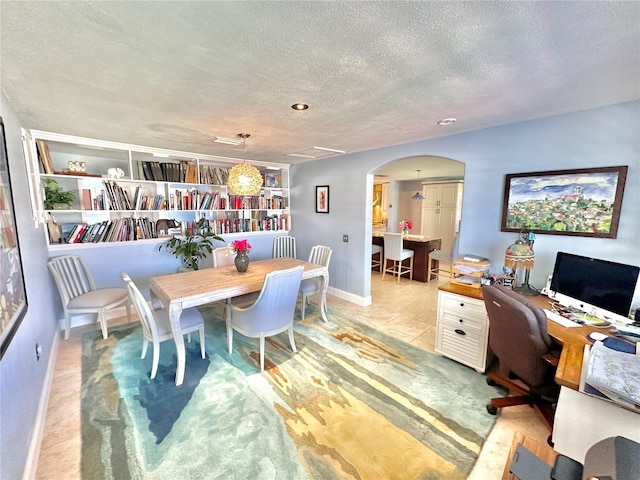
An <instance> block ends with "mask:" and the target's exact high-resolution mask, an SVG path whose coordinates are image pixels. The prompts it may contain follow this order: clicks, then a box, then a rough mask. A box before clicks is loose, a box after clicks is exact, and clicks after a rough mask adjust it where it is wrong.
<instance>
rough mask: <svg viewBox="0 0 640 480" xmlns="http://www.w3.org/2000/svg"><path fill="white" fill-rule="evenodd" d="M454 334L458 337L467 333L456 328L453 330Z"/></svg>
mask: <svg viewBox="0 0 640 480" xmlns="http://www.w3.org/2000/svg"><path fill="white" fill-rule="evenodd" d="M454 332H456V333H457V334H458V335H466V334H467V332H465V331H464V330H460V329H459V328H456V329H455V330H454Z"/></svg>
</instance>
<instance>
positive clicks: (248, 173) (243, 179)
mask: <svg viewBox="0 0 640 480" xmlns="http://www.w3.org/2000/svg"><path fill="white" fill-rule="evenodd" d="M228 182H229V188H231V191H233V193H235V194H236V195H256V194H258V192H260V187H262V175H260V171H259V170H258V169H257V168H256V167H254V166H253V165H248V164H246V163H239V164H237V165H234V166H233V167H231V170H229V181H228Z"/></svg>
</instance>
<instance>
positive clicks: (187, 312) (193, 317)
mask: <svg viewBox="0 0 640 480" xmlns="http://www.w3.org/2000/svg"><path fill="white" fill-rule="evenodd" d="M120 277H121V278H122V280H124V283H125V285H126V286H127V291H128V295H129V296H130V297H131V301H132V303H133V305H134V306H135V308H136V311H137V312H138V317H139V318H140V323H141V325H142V353H141V355H140V358H144V357H145V356H146V355H147V348H148V346H149V342H151V344H152V345H153V366H152V367H151V378H156V373H158V363H159V361H160V343H161V342H164V341H165V340H170V339H172V338H173V332H172V331H171V323H170V322H169V311H168V310H167V309H166V308H163V309H160V310H151V308H150V307H149V304H148V303H147V301H146V300H145V298H144V295H142V292H141V291H140V290H139V289H138V287H137V286H136V284H135V283H133V280H131V278H130V277H129V275H127V274H126V273H125V272H122V273H120ZM180 329H181V330H182V333H183V334H188V335H189V341H190V340H191V332H195V331H196V330H197V331H198V334H199V336H200V355H201V356H202V358H204V357H205V340H204V319H203V318H202V315H201V314H200V312H199V311H198V309H197V308H195V307H193V308H185V309H184V310H182V313H181V315H180Z"/></svg>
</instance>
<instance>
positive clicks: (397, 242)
mask: <svg viewBox="0 0 640 480" xmlns="http://www.w3.org/2000/svg"><path fill="white" fill-rule="evenodd" d="M406 259H409V266H408V267H407V266H406V265H403V263H402V262H404V261H405V260H406ZM387 260H392V261H393V265H392V266H391V267H387V263H388V262H387ZM383 262H384V264H383V266H382V279H383V280H384V276H385V274H386V273H387V272H389V273H392V274H396V275H398V283H399V282H400V277H401V276H402V275H404V274H406V273H408V274H409V279H410V280H413V250H409V249H408V248H403V238H402V234H401V233H385V234H384V260H383Z"/></svg>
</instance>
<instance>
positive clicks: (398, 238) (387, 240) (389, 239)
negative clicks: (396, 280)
mask: <svg viewBox="0 0 640 480" xmlns="http://www.w3.org/2000/svg"><path fill="white" fill-rule="evenodd" d="M402 242H403V239H402V234H401V233H390V232H385V233H384V256H385V258H387V259H389V260H402V250H403V247H402V245H403V243H402Z"/></svg>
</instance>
